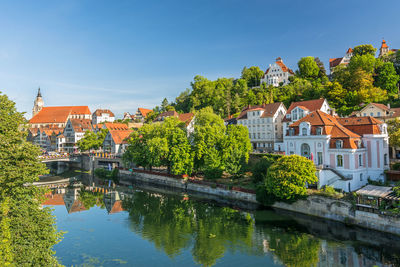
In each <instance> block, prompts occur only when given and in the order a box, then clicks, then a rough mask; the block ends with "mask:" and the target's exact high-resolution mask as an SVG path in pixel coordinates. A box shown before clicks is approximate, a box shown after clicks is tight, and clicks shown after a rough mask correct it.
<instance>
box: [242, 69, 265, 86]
mask: <svg viewBox="0 0 400 267" xmlns="http://www.w3.org/2000/svg"><path fill="white" fill-rule="evenodd" d="M263 75H264V72H263V71H262V70H261V69H260V68H259V67H255V66H252V67H250V68H247V67H244V68H243V70H242V76H241V78H242V79H244V80H246V81H247V86H248V87H250V88H251V87H254V86H259V85H260V81H261V78H262V76H263Z"/></svg>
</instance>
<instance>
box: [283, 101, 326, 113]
mask: <svg viewBox="0 0 400 267" xmlns="http://www.w3.org/2000/svg"><path fill="white" fill-rule="evenodd" d="M324 101H325V99H323V98H320V99H314V100H307V101H300V102H292V104H290V107H289V108H288V110H287V113H290V112H291V111H292V110H293V109H294V108H295V107H302V108H307V109H308V110H309V111H316V110H319V109H321V107H322V105H323V104H324Z"/></svg>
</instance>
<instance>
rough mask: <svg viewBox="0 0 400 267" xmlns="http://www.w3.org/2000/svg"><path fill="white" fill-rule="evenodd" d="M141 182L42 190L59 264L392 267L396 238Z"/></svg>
mask: <svg viewBox="0 0 400 267" xmlns="http://www.w3.org/2000/svg"><path fill="white" fill-rule="evenodd" d="M221 203H222V202H220V201H218V200H217V201H216V200H210V199H204V198H201V197H200V198H199V197H198V196H193V195H188V194H185V193H182V192H172V191H171V192H168V191H165V190H164V189H163V190H160V189H157V188H154V190H149V189H148V188H147V189H144V188H143V187H140V186H136V185H133V186H128V187H118V188H115V189H113V188H108V187H105V186H99V185H94V184H92V186H77V187H60V188H58V189H54V190H53V191H52V192H51V193H49V194H48V195H47V200H46V202H45V203H44V205H45V206H51V207H52V208H53V210H54V211H53V214H54V215H55V216H56V220H57V228H58V229H59V230H61V231H65V234H64V238H63V240H62V241H61V242H60V243H59V244H57V245H56V246H55V247H54V249H55V251H56V256H57V257H58V258H59V260H60V262H61V263H62V264H64V265H66V266H71V265H74V266H196V265H198V266H375V265H376V266H399V265H400V242H399V241H400V237H397V236H393V235H388V234H383V233H379V232H374V231H370V230H366V229H361V228H354V227H347V226H345V225H343V224H340V223H335V222H331V221H324V220H319V219H316V218H310V217H307V216H301V215H298V214H290V213H286V212H280V211H274V210H268V209H264V210H248V209H246V207H241V206H240V205H239V206H229V205H226V203H225V204H221Z"/></svg>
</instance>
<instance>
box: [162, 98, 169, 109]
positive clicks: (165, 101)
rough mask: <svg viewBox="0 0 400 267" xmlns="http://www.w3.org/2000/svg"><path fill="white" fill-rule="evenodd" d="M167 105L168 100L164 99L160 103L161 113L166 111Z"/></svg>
mask: <svg viewBox="0 0 400 267" xmlns="http://www.w3.org/2000/svg"><path fill="white" fill-rule="evenodd" d="M168 105H169V103H168V100H167V99H166V98H164V99H163V101H162V102H161V112H165V111H167V106H168Z"/></svg>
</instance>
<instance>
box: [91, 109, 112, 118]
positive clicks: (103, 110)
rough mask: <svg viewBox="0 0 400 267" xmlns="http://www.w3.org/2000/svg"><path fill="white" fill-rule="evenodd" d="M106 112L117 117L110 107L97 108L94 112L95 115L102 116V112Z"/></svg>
mask: <svg viewBox="0 0 400 267" xmlns="http://www.w3.org/2000/svg"><path fill="white" fill-rule="evenodd" d="M104 113H105V114H109V115H110V117H115V116H114V113H112V112H111V110H109V109H96V111H95V112H94V113H93V115H96V116H101V114H104Z"/></svg>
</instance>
